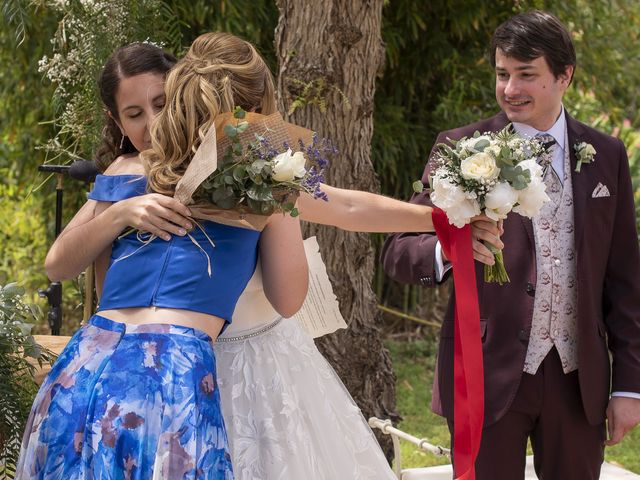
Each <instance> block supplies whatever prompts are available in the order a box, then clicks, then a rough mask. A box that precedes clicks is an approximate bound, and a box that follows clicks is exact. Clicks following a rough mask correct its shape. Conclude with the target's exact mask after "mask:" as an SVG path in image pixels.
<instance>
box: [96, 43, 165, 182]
mask: <svg viewBox="0 0 640 480" xmlns="http://www.w3.org/2000/svg"><path fill="white" fill-rule="evenodd" d="M176 61H177V60H176V58H175V57H174V56H173V55H171V54H170V53H167V52H165V51H164V50H162V49H161V48H160V47H156V46H155V45H153V44H150V43H142V42H136V43H130V44H129V45H125V46H124V47H120V48H119V49H118V50H116V51H115V52H113V54H112V55H111V56H110V57H109V58H108V59H107V63H105V65H104V68H103V69H102V73H101V74H100V78H99V79H98V89H99V90H100V98H101V99H102V103H103V104H104V106H105V107H106V109H107V110H108V111H109V112H111V115H113V116H114V117H116V118H117V115H118V105H117V104H116V93H117V92H118V88H119V87H120V81H121V80H122V79H123V78H128V77H133V76H135V75H141V74H144V73H157V74H160V75H163V76H164V75H166V74H167V72H168V71H169V70H171V68H172V67H173V66H174V65H175V64H176ZM121 141H122V148H121V147H120V144H121ZM135 151H136V149H135V147H134V146H133V144H132V143H131V142H130V141H129V138H127V137H125V138H124V139H122V134H121V133H120V129H119V128H118V125H117V124H116V123H115V121H114V120H113V118H111V117H110V116H109V115H108V114H107V115H106V116H105V126H104V130H103V131H102V143H101V145H100V147H99V148H98V151H97V154H96V164H97V165H98V168H99V169H100V170H101V171H104V170H105V169H106V168H107V167H108V166H109V165H110V164H111V162H113V161H114V160H115V159H116V158H117V157H118V156H119V155H122V154H124V153H133V152H135Z"/></svg>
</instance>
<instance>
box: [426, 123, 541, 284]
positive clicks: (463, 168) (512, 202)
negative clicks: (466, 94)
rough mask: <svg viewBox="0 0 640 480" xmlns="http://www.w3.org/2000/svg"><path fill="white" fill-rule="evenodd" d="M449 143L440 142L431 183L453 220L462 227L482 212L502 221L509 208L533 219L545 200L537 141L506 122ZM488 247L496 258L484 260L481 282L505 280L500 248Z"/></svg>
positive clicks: (437, 202) (439, 204)
mask: <svg viewBox="0 0 640 480" xmlns="http://www.w3.org/2000/svg"><path fill="white" fill-rule="evenodd" d="M451 143H452V146H449V145H447V144H439V145H438V152H437V157H436V162H437V163H436V168H435V170H434V172H433V175H432V177H431V178H430V183H431V187H432V191H431V201H432V202H433V204H434V205H435V206H436V207H438V208H441V209H442V210H443V211H444V212H445V213H446V214H447V217H448V219H449V223H451V224H452V225H455V226H456V227H458V228H461V227H463V226H464V225H466V224H468V223H470V222H471V219H472V218H473V217H476V216H478V215H481V214H484V215H486V216H487V217H489V218H490V219H492V220H495V221H500V220H503V219H505V218H507V215H508V214H509V213H510V212H512V211H513V212H516V213H519V214H520V215H523V216H525V217H529V218H531V217H533V216H534V215H537V214H538V212H539V211H540V209H541V208H542V206H543V205H544V203H545V202H547V201H548V200H549V197H548V196H547V194H546V192H545V190H546V187H545V184H544V182H543V170H542V167H541V166H540V165H538V163H537V161H536V160H537V158H538V157H540V156H541V155H544V154H545V153H546V152H545V149H544V147H543V146H542V144H541V143H540V142H539V141H538V140H536V139H528V138H524V137H521V136H520V135H518V134H517V133H515V132H514V131H513V130H512V128H511V125H508V126H507V127H505V128H504V129H503V130H501V131H500V132H497V133H485V134H480V133H479V132H476V133H475V134H474V135H473V137H471V138H462V139H460V140H458V141H455V142H454V141H452V142H451ZM422 188H423V185H422V182H420V181H418V182H415V183H414V190H415V191H417V192H420V191H421V190H422ZM486 246H487V248H489V250H491V251H492V253H493V254H494V256H495V260H496V261H495V264H494V265H491V266H490V265H485V270H484V277H485V281H486V282H497V283H499V284H500V285H502V284H503V283H506V282H509V276H508V275H507V272H506V269H505V266H504V261H503V257H502V251H500V250H497V249H496V248H495V247H494V246H492V245H490V244H488V243H487V244H486Z"/></svg>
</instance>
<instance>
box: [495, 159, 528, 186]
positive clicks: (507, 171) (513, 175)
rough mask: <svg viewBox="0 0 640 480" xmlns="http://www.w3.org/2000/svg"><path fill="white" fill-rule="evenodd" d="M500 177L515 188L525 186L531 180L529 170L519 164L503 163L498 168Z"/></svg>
mask: <svg viewBox="0 0 640 480" xmlns="http://www.w3.org/2000/svg"><path fill="white" fill-rule="evenodd" d="M500 177H501V178H502V179H503V180H506V181H507V182H509V183H510V184H511V186H512V187H513V188H515V189H516V190H523V189H525V188H527V186H528V185H529V183H530V182H531V172H530V171H529V170H525V169H523V168H522V167H519V166H517V165H516V166H515V167H514V166H511V165H505V166H503V167H501V168H500Z"/></svg>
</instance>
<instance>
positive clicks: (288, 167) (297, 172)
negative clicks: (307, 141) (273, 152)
mask: <svg viewBox="0 0 640 480" xmlns="http://www.w3.org/2000/svg"><path fill="white" fill-rule="evenodd" d="M305 162H306V159H305V158H304V154H303V153H302V152H295V153H293V152H292V151H291V149H288V150H287V151H286V152H282V153H281V154H279V155H277V156H276V158H274V159H273V177H272V178H273V179H274V180H276V181H278V182H291V181H293V180H294V179H295V178H303V177H304V176H305V174H306V173H307V169H306V168H305Z"/></svg>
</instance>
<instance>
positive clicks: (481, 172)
mask: <svg viewBox="0 0 640 480" xmlns="http://www.w3.org/2000/svg"><path fill="white" fill-rule="evenodd" d="M460 173H461V174H462V178H465V179H466V180H478V181H479V180H493V179H495V178H497V177H498V175H499V174H500V169H499V168H498V166H497V165H496V161H495V159H494V158H493V157H492V156H491V155H489V154H488V153H484V152H481V153H476V154H474V155H471V156H470V157H469V158H465V159H464V160H462V162H461V163H460Z"/></svg>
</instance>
